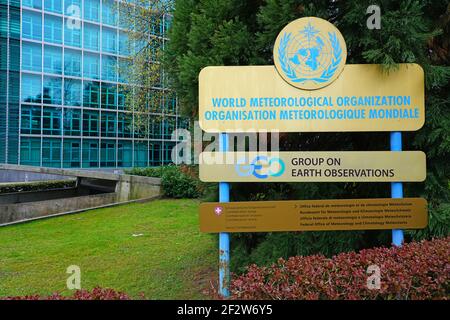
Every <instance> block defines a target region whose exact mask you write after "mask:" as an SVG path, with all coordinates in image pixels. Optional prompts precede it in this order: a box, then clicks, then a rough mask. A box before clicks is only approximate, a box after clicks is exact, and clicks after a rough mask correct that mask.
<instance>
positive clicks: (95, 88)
mask: <svg viewBox="0 0 450 320" xmlns="http://www.w3.org/2000/svg"><path fill="white" fill-rule="evenodd" d="M83 106H85V107H89V108H99V107H100V83H99V82H95V81H85V82H84V91H83Z"/></svg>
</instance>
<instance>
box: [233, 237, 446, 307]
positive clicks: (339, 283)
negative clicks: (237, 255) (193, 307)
mask: <svg viewBox="0 0 450 320" xmlns="http://www.w3.org/2000/svg"><path fill="white" fill-rule="evenodd" d="M449 262H450V237H447V238H442V239H434V240H432V241H422V242H413V243H408V244H404V245H403V246H402V247H391V248H374V249H366V250H362V251H360V252H359V253H355V252H349V253H341V254H339V255H336V256H334V257H332V258H331V259H330V258H326V257H324V256H322V255H313V256H307V257H291V258H289V259H288V260H283V259H280V260H279V261H278V262H277V263H276V264H273V265H272V266H270V267H258V266H256V265H251V266H249V267H248V269H247V271H246V273H245V274H243V275H241V276H239V277H234V278H233V279H232V281H231V287H230V289H231V295H232V299H352V300H353V299H413V300H415V299H448V298H449V296H450V295H449V291H450V290H449V289H450V284H449V283H450V263H449ZM370 265H377V266H379V268H380V273H381V285H380V289H369V288H368V286H367V282H368V277H369V276H371V274H372V273H368V272H367V268H368V267H369V266H370Z"/></svg>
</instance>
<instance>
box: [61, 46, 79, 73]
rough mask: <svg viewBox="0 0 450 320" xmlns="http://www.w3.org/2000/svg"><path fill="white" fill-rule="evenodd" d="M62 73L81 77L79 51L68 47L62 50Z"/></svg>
mask: <svg viewBox="0 0 450 320" xmlns="http://www.w3.org/2000/svg"><path fill="white" fill-rule="evenodd" d="M64 74H65V75H67V76H74V77H81V51H78V50H70V49H66V50H65V51H64Z"/></svg>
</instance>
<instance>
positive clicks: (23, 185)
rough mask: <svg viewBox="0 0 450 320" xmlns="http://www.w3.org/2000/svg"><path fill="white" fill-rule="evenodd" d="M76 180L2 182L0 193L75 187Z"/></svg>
mask: <svg viewBox="0 0 450 320" xmlns="http://www.w3.org/2000/svg"><path fill="white" fill-rule="evenodd" d="M75 186H76V180H49V181H33V182H11V183H8V184H6V183H5V184H0V194H4V193H14V192H25V191H44V190H53V189H64V188H74V187H75Z"/></svg>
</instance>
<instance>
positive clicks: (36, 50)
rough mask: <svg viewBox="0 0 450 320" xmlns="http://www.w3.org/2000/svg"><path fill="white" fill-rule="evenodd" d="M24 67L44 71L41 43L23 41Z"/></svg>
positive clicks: (24, 68)
mask: <svg viewBox="0 0 450 320" xmlns="http://www.w3.org/2000/svg"><path fill="white" fill-rule="evenodd" d="M22 69H23V70H29V71H36V72H42V47H41V45H40V44H35V43H31V42H25V41H24V42H23V44H22Z"/></svg>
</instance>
